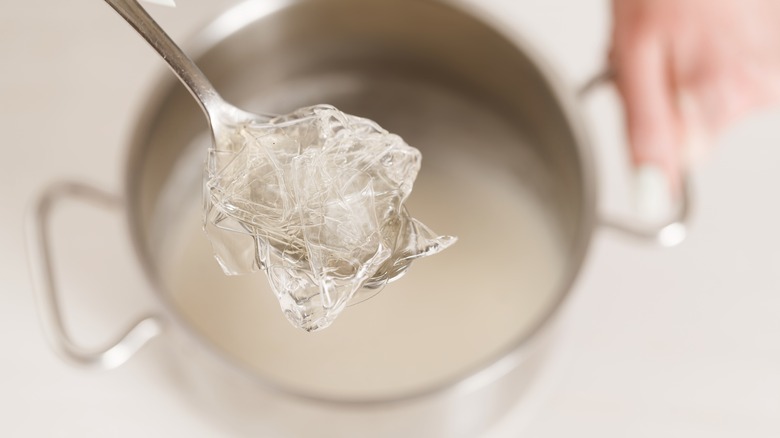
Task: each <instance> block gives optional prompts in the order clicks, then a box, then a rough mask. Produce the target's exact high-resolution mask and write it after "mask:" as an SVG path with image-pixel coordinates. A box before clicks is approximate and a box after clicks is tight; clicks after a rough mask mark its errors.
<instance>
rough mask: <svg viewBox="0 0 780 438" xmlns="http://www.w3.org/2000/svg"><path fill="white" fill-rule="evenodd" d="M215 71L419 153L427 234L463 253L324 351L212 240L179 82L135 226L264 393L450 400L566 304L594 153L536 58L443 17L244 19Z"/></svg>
mask: <svg viewBox="0 0 780 438" xmlns="http://www.w3.org/2000/svg"><path fill="white" fill-rule="evenodd" d="M200 43H201V54H200V55H199V56H197V57H196V62H197V64H198V65H199V66H200V67H201V68H202V69H203V70H204V71H205V72H206V74H207V75H208V77H209V78H210V79H211V80H212V82H213V83H214V85H215V86H216V88H217V89H218V90H219V92H220V93H221V94H222V96H223V97H224V98H225V99H226V100H227V101H228V102H231V103H233V104H235V105H236V106H239V107H241V108H243V109H246V110H249V111H255V112H275V113H284V112H288V111H291V110H293V109H295V108H298V107H302V106H308V105H313V104H317V103H328V104H332V105H335V106H336V107H338V108H339V109H341V110H343V111H345V112H348V113H351V114H355V115H360V116H364V117H368V118H371V119H373V120H375V121H377V122H378V123H379V124H380V125H382V126H383V127H385V128H386V129H388V130H389V131H391V132H394V133H397V134H399V135H401V136H402V137H403V138H404V139H405V140H406V141H407V143H409V144H411V145H413V146H415V147H417V148H418V149H420V151H421V152H422V155H423V164H422V170H421V171H420V174H419V176H418V179H417V181H416V183H415V188H414V191H413V193H412V195H411V198H410V199H409V203H408V206H409V209H410V212H411V213H412V215H413V216H415V217H418V218H419V219H420V220H421V221H422V222H424V223H425V224H427V225H429V226H430V227H431V228H433V229H434V230H436V231H437V232H439V233H442V234H451V235H455V236H458V237H459V241H458V243H456V244H455V245H454V246H453V247H452V248H450V249H448V250H446V251H444V252H443V253H441V254H439V255H436V256H434V257H431V258H427V259H424V260H420V261H418V262H417V263H416V264H415V265H414V266H412V268H411V269H410V271H409V272H408V273H407V274H406V276H404V277H403V278H401V279H400V280H398V281H397V282H395V283H392V284H390V285H388V286H387V287H386V288H385V289H384V290H383V291H382V292H381V293H379V294H378V295H377V296H375V297H373V298H372V299H370V300H368V301H366V302H364V303H361V304H359V305H357V306H354V307H351V308H349V309H347V310H346V311H345V312H344V313H343V314H342V316H340V318H339V319H338V320H337V321H336V322H335V323H334V324H333V325H332V326H331V327H329V328H327V329H325V330H323V331H322V332H316V333H304V332H302V331H299V330H297V329H294V328H293V327H292V326H290V325H289V323H288V322H287V321H286V320H285V318H284V316H283V315H282V313H281V311H280V309H279V306H278V304H277V303H276V300H275V298H274V296H273V294H272V292H271V291H270V289H269V288H268V286H267V284H266V279H265V277H264V274H262V273H260V274H256V275H252V276H245V277H227V276H224V275H223V274H222V273H221V270H220V268H219V267H218V265H217V263H216V261H215V260H214V259H213V257H212V256H211V248H210V245H209V243H208V241H207V240H206V237H205V235H204V234H203V232H202V231H201V229H200V224H201V201H200V195H201V178H202V164H203V161H204V160H205V157H206V148H207V147H208V144H209V141H210V139H209V136H208V134H207V131H206V128H207V125H206V121H205V118H204V117H203V115H202V114H201V112H200V109H199V108H198V106H197V105H196V104H195V102H194V101H193V99H192V98H191V97H190V96H189V94H188V93H187V92H186V91H185V90H184V88H183V87H182V86H180V85H179V84H177V83H176V82H175V81H173V80H170V79H169V80H166V81H165V82H164V83H163V85H162V86H161V87H160V88H159V89H158V93H157V94H156V95H155V99H156V100H155V101H156V103H155V104H153V105H151V106H150V109H149V110H148V112H147V113H146V114H145V116H146V120H147V122H146V123H142V124H141V127H140V128H139V132H138V133H137V136H136V141H135V143H134V145H133V148H132V150H131V155H130V168H129V173H128V175H129V179H128V190H129V201H130V206H131V208H130V222H131V228H132V232H133V234H134V239H135V242H136V244H137V245H138V248H139V250H140V254H141V258H142V259H143V262H144V264H145V266H146V268H147V271H148V272H149V274H150V275H151V276H152V277H153V279H154V280H155V283H156V284H157V285H158V289H159V293H160V294H161V296H162V298H163V299H164V301H165V302H166V303H168V305H169V308H170V310H171V311H172V312H173V313H174V314H175V315H177V316H180V317H181V318H180V320H181V322H182V323H183V324H184V325H186V326H187V327H188V328H189V329H190V330H191V332H192V333H193V334H194V335H195V336H196V337H197V338H199V339H201V340H202V341H203V342H204V343H206V344H209V345H210V346H211V347H214V348H215V349H216V350H217V351H218V352H220V354H222V355H224V356H226V357H228V358H229V360H231V361H233V362H235V363H236V364H237V365H239V366H241V367H244V368H246V369H247V370H249V371H250V372H251V373H253V374H255V375H256V376H257V377H258V378H259V379H266V380H269V381H272V382H273V383H274V384H275V385H277V386H281V387H283V388H289V389H290V390H291V391H294V392H297V393H303V394H311V395H313V396H316V397H319V398H332V399H339V400H344V399H346V400H368V399H372V400H377V399H378V400H382V399H391V398H398V397H404V396H407V395H410V394H415V393H420V392H423V391H429V390H431V389H432V388H437V387H442V386H446V385H449V384H451V383H453V382H456V381H458V380H459V379H462V378H463V377H464V376H467V375H469V374H471V373H473V372H475V371H478V370H480V369H484V368H485V367H488V366H489V365H490V364H491V363H494V362H495V361H496V360H497V359H498V358H500V357H502V356H505V355H507V354H509V353H510V352H512V351H516V350H517V349H519V348H522V346H523V345H524V343H526V342H527V341H528V338H529V337H530V336H531V335H532V334H533V333H534V332H535V330H537V329H538V328H539V326H540V325H542V324H544V323H545V321H547V319H548V317H549V316H550V314H551V313H552V312H553V311H554V309H555V308H556V307H557V306H558V305H559V304H560V301H561V299H562V297H563V296H564V295H565V293H566V290H567V289H568V287H569V285H570V282H571V281H572V279H573V277H574V274H575V273H576V270H577V269H578V266H579V263H580V257H581V254H582V253H583V251H584V247H585V246H586V244H587V240H588V238H589V223H590V222H589V214H590V212H589V210H588V209H589V208H591V204H592V202H591V201H590V199H588V191H587V189H588V188H589V186H588V184H589V180H588V179H587V178H585V176H586V175H585V174H584V172H585V170H586V166H585V164H586V163H583V159H582V156H581V153H582V152H581V150H580V149H579V147H578V143H577V141H578V139H577V135H576V134H575V132H574V131H573V128H572V125H571V121H570V120H569V119H567V116H566V114H565V113H564V111H563V110H562V106H561V104H560V101H559V100H558V98H557V97H556V95H555V93H554V92H553V89H552V87H551V86H550V85H549V83H548V81H547V80H546V79H545V77H544V76H543V74H542V73H541V72H540V71H539V70H538V67H537V66H536V64H535V63H534V62H533V61H532V60H531V59H529V58H528V56H527V54H526V53H525V52H524V51H523V50H521V49H520V48H518V46H516V45H515V44H513V43H512V42H511V41H509V40H508V39H507V38H506V37H504V36H502V35H501V34H499V33H498V32H496V31H495V30H493V29H492V28H491V27H489V26H488V25H486V24H484V23H483V22H482V21H480V20H478V19H476V18H474V17H473V16H472V15H470V14H468V13H466V12H464V11H462V10H460V9H458V8H456V7H453V6H451V5H448V4H446V3H441V2H435V1H425V0H310V1H297V2H290V3H289V4H287V5H285V6H284V7H276V6H273V7H272V6H269V4H268V2H266V1H254V2H249V3H247V4H244V5H242V6H240V7H238V8H237V9H235V10H233V11H232V12H229V13H227V14H226V15H225V16H223V17H221V18H220V19H219V20H218V21H217V22H216V23H215V24H214V25H212V26H211V27H209V28H208V29H207V31H206V32H204V33H203V34H202V36H201V41H200Z"/></svg>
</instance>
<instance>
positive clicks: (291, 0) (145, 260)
mask: <svg viewBox="0 0 780 438" xmlns="http://www.w3.org/2000/svg"><path fill="white" fill-rule="evenodd" d="M311 1H320V0H246V1H243V2H239V3H237V4H235V5H232V6H230V7H229V8H228V9H227V10H225V11H223V12H222V13H220V14H219V15H218V16H217V17H216V18H215V19H213V20H211V21H210V22H209V23H208V24H207V25H206V26H204V27H201V28H200V29H199V30H198V31H196V32H195V35H194V37H191V38H190V43H189V44H185V45H184V46H185V47H186V48H187V50H186V53H188V54H189V55H190V56H191V57H192V58H193V59H198V58H200V57H202V56H203V55H204V54H205V53H206V52H207V51H209V50H210V49H212V48H213V47H214V46H215V45H216V44H218V43H219V42H220V41H222V40H223V39H224V38H225V37H227V36H229V35H232V34H234V33H236V32H238V31H240V30H241V29H243V28H245V27H246V26H248V25H250V24H252V23H253V22H255V21H257V20H259V19H262V18H263V17H266V16H269V15H272V14H274V13H276V12H279V11H281V10H283V9H286V8H288V7H290V6H293V5H296V4H301V3H307V2H311ZM409 1H421V2H429V3H435V4H437V5H440V6H442V7H447V8H450V9H453V10H455V11H456V12H459V13H461V14H463V15H467V16H469V17H471V18H473V19H474V20H476V21H479V22H482V23H483V24H484V25H486V26H487V27H490V28H491V29H493V30H494V31H495V32H496V33H497V34H498V35H500V36H501V37H503V38H505V39H506V40H507V41H508V42H509V43H511V44H512V45H513V46H514V47H515V48H516V49H517V50H518V51H519V52H520V53H523V54H524V55H525V56H526V57H527V58H528V59H529V60H530V61H531V63H532V64H533V65H534V67H535V68H536V69H537V70H538V71H539V72H540V73H541V75H542V77H543V79H544V81H545V82H546V85H547V86H548V87H549V89H550V90H551V91H552V94H553V97H554V98H555V100H556V103H557V104H558V105H559V107H560V108H561V110H562V112H563V113H564V118H565V120H566V121H568V122H569V125H570V129H571V131H572V132H573V135H574V138H575V140H576V146H577V152H578V153H579V157H578V158H579V162H580V165H581V169H580V170H581V172H582V185H581V198H582V200H583V212H582V219H581V220H580V223H579V226H578V229H577V230H576V235H577V236H578V238H577V241H576V246H575V249H574V251H571V252H570V253H569V264H570V265H569V268H568V272H567V273H566V275H564V276H563V277H562V279H561V281H560V283H559V290H558V291H557V293H556V295H555V299H554V300H553V301H552V302H551V303H550V304H549V307H548V308H547V309H546V310H545V312H544V313H543V314H542V315H541V317H540V318H539V319H538V320H537V322H536V323H535V325H534V326H533V327H532V328H531V329H530V330H528V331H526V332H525V333H524V334H523V335H522V336H519V337H517V338H516V340H515V341H514V342H512V343H510V344H507V345H506V346H505V347H504V348H503V349H501V350H496V351H495V352H494V354H493V355H492V356H491V357H490V358H488V359H486V360H484V361H482V362H481V363H478V364H476V365H474V366H472V367H471V368H470V369H469V370H467V371H465V372H462V373H460V374H459V375H457V376H454V377H452V378H450V379H448V380H445V381H442V382H438V383H436V384H433V385H430V386H427V387H424V388H422V389H418V390H415V391H411V392H407V393H402V394H397V395H392V396H389V397H372V398H365V397H329V396H324V395H321V394H317V393H315V392H309V391H306V390H301V389H296V388H293V387H290V386H287V385H285V384H282V383H279V382H276V381H274V380H272V379H271V378H269V377H267V376H264V375H262V374H259V373H257V372H256V371H253V370H251V369H250V368H249V367H248V366H246V365H245V364H242V363H241V362H240V361H238V360H236V359H234V358H231V357H229V356H228V355H227V354H225V352H224V351H222V350H221V349H220V347H219V346H217V345H216V344H214V343H212V342H210V341H208V340H207V339H205V338H204V336H203V335H202V334H200V333H199V332H198V330H197V329H196V328H195V327H194V326H193V325H192V324H191V323H190V322H189V321H187V319H186V318H185V317H184V316H183V315H181V314H180V311H179V310H177V309H176V306H175V305H174V304H173V303H172V302H171V300H170V299H169V298H167V297H166V296H165V294H164V293H162V292H161V291H162V289H163V288H162V287H161V285H160V284H159V281H158V279H157V276H156V274H155V272H156V270H155V268H154V266H152V263H151V258H150V257H149V255H148V248H147V247H146V245H145V243H144V239H143V238H142V237H141V230H140V225H139V221H138V220H137V219H136V215H135V214H134V211H133V209H132V208H129V207H130V206H131V201H132V200H133V199H136V197H135V196H134V195H135V193H136V190H137V178H136V177H135V172H134V170H135V168H136V167H137V165H136V164H137V163H138V162H139V160H140V158H141V157H143V156H144V155H145V146H144V143H145V141H144V140H145V136H146V133H148V132H149V130H150V129H151V127H152V126H153V123H154V114H155V113H156V111H157V109H158V108H159V107H160V105H161V104H162V103H163V102H164V101H165V98H166V97H167V95H168V92H169V90H170V89H171V88H172V87H175V86H176V85H177V84H179V83H178V81H177V80H176V79H175V78H174V77H173V76H172V75H170V73H169V72H167V71H166V72H165V75H162V74H160V79H158V80H157V83H156V84H155V85H154V86H153V87H152V88H151V89H150V91H149V92H148V93H147V96H149V97H148V98H147V103H146V104H145V105H143V107H142V110H141V115H140V116H139V117H138V118H137V120H136V122H135V124H134V126H135V129H134V130H133V133H132V136H131V140H130V142H129V147H128V152H127V154H126V157H125V163H126V165H125V185H124V187H123V191H124V202H125V204H126V206H127V207H128V208H125V209H124V210H125V220H126V221H127V226H128V228H129V230H130V235H131V236H130V237H131V241H132V246H133V249H134V252H135V254H136V256H137V258H138V260H139V262H140V264H141V266H142V269H143V271H144V275H145V277H146V279H147V280H148V281H149V283H150V286H151V287H152V289H153V290H154V294H155V296H157V297H158V299H159V301H160V303H161V305H162V306H163V308H164V309H165V313H166V316H167V317H168V318H170V319H172V320H173V321H175V322H176V324H175V325H177V326H178V327H179V329H181V330H182V331H184V332H186V333H187V337H188V338H191V339H192V341H193V342H195V343H197V344H198V346H199V347H200V348H202V349H204V350H207V351H209V352H210V354H209V356H212V357H214V358H215V359H217V360H218V361H219V362H221V363H223V364H224V365H225V366H226V367H228V368H229V369H231V370H232V371H234V372H236V373H238V374H240V375H242V376H243V377H245V378H246V379H247V380H248V381H251V382H253V383H254V384H257V385H259V386H261V387H263V388H265V389H267V390H269V391H273V392H274V393H277V394H279V395H284V396H287V397H291V398H294V399H300V400H303V401H308V402H315V403H322V404H328V405H331V406H333V405H335V406H342V407H349V408H371V407H377V406H387V405H393V404H398V403H404V402H411V401H418V400H420V399H424V398H429V397H434V396H447V395H452V394H457V395H460V394H465V393H469V392H472V391H474V390H476V389H479V388H482V387H485V386H488V385H489V384H490V383H493V382H495V381H498V380H499V379H500V378H501V377H503V376H504V375H506V374H507V373H509V372H510V371H512V370H514V369H516V368H518V367H520V366H521V365H522V364H523V362H524V361H525V359H526V357H528V355H529V354H530V353H532V352H533V351H534V349H535V348H536V346H537V344H539V342H540V340H541V339H542V338H544V337H545V334H546V332H548V331H550V330H549V329H550V327H552V326H554V322H555V320H556V318H557V317H558V315H559V314H560V312H561V308H562V307H563V305H564V303H565V301H566V299H567V297H568V296H569V294H570V293H571V289H572V288H573V287H574V286H575V283H576V280H577V278H578V277H579V273H580V272H581V270H582V268H583V264H584V261H585V256H586V254H587V252H588V250H589V247H590V242H591V240H592V237H593V232H594V228H595V225H596V213H595V210H596V187H595V182H596V181H595V172H594V165H593V158H592V152H591V151H592V147H591V145H590V141H589V139H590V137H589V136H588V135H587V132H586V129H585V125H584V123H583V121H582V118H581V113H580V111H579V109H578V102H577V100H576V95H575V93H573V92H572V91H571V90H570V89H569V88H568V87H565V85H564V82H563V80H562V79H561V78H560V77H558V76H557V75H556V74H555V73H554V69H553V68H552V67H551V66H550V65H549V64H548V63H547V62H546V60H545V59H544V57H542V56H540V54H539V53H538V52H537V51H536V50H534V49H533V48H532V47H530V44H528V43H527V40H526V39H525V38H524V37H522V36H521V35H520V34H519V32H518V31H517V30H516V29H514V28H511V27H510V26H508V24H507V23H505V22H504V21H502V20H500V19H498V17H497V16H495V15H493V14H490V13H489V12H488V11H486V10H485V8H484V7H478V6H476V5H472V4H467V3H466V1H465V0H409Z"/></svg>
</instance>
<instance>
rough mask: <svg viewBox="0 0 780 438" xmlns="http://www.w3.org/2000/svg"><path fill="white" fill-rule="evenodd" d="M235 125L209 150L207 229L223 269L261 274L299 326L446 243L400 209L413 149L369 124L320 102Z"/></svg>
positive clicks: (410, 178) (317, 320) (315, 323)
mask: <svg viewBox="0 0 780 438" xmlns="http://www.w3.org/2000/svg"><path fill="white" fill-rule="evenodd" d="M237 128H238V129H236V130H235V134H234V135H233V136H232V137H230V138H227V139H224V140H220V141H219V142H218V144H217V145H216V146H215V147H213V148H211V149H210V151H209V156H208V162H207V172H206V175H205V188H204V201H205V202H204V229H205V231H206V233H207V235H208V237H209V240H210V241H211V244H212V247H213V250H214V254H215V257H216V258H217V260H218V262H219V264H220V266H221V267H222V269H223V271H224V272H225V273H226V274H229V275H239V274H246V273H251V272H256V271H258V270H262V271H264V272H265V273H266V274H267V276H268V280H269V282H270V285H271V288H272V290H273V291H274V293H275V294H276V297H277V298H278V300H279V303H280V305H281V307H282V310H283V311H284V313H285V315H286V316H287V319H288V320H289V321H290V322H291V323H292V324H293V325H295V326H296V327H299V328H302V329H304V330H307V331H313V330H318V329H321V328H324V327H327V326H328V325H330V324H331V323H332V322H333V320H334V319H335V318H336V317H337V316H338V314H339V313H340V312H341V311H342V310H343V309H344V308H345V307H346V305H347V303H348V302H350V300H353V299H355V298H356V296H357V295H359V294H360V291H361V289H362V288H368V289H377V288H380V287H382V286H384V285H385V284H386V283H387V282H389V281H392V280H394V279H396V278H398V277H400V276H401V275H402V274H403V273H404V272H405V271H406V269H407V268H408V267H409V264H410V263H411V262H412V260H414V259H417V258H420V257H424V256H428V255H432V254H435V253H437V252H439V251H441V250H443V249H444V248H446V247H448V246H450V245H451V244H452V243H454V241H455V238H454V237H449V236H438V235H436V234H435V233H433V232H432V231H431V230H430V229H429V228H427V227H426V226H425V225H423V224H422V223H421V222H419V221H417V220H415V219H414V218H412V217H411V216H410V215H409V212H408V211H407V209H406V207H405V206H404V203H405V201H406V199H407V198H408V196H409V194H410V193H411V191H412V186H413V184H414V180H415V178H416V177H417V173H418V172H419V170H420V161H421V155H420V152H419V151H418V150H417V149H415V148H413V147H411V146H409V145H407V144H406V143H404V141H403V140H402V139H401V137H399V136H397V135H395V134H391V133H389V132H387V131H386V130H384V129H382V128H381V127H380V126H379V125H377V124H376V123H375V122H373V121H371V120H368V119H364V118H360V117H355V116H351V115H348V114H345V113H343V112H341V111H339V110H337V109H336V108H334V107H332V106H327V105H317V106H313V107H307V108H302V109H300V110H297V111H295V112H293V113H291V114H288V115H284V116H279V117H276V118H273V119H271V120H270V121H268V122H267V123H258V122H252V123H248V124H245V125H242V126H239V127H237Z"/></svg>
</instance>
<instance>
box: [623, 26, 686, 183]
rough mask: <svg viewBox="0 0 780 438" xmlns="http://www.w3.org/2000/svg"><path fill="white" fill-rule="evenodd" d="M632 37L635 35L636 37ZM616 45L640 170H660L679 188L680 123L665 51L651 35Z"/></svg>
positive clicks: (632, 147) (631, 139)
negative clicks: (650, 168)
mask: <svg viewBox="0 0 780 438" xmlns="http://www.w3.org/2000/svg"><path fill="white" fill-rule="evenodd" d="M633 35H636V33H634V34H633ZM632 38H633V40H629V41H617V44H616V56H615V62H616V65H615V66H614V67H615V69H616V72H617V84H618V89H619V90H620V94H621V96H622V98H623V103H624V107H625V111H626V123H627V127H628V138H629V143H630V151H631V156H632V159H633V161H634V164H635V166H637V167H648V166H650V167H657V168H659V169H660V170H661V172H663V174H664V175H665V176H666V177H667V178H668V183H669V185H670V187H671V188H672V189H677V188H678V187H679V183H680V181H679V179H680V178H679V173H680V164H679V157H678V143H679V123H678V118H677V107H676V104H675V103H674V100H673V97H672V89H673V86H672V81H671V78H670V74H669V71H670V69H669V65H668V62H667V57H666V52H665V48H664V47H663V46H662V41H661V40H660V38H656V37H654V36H653V35H652V34H650V33H644V34H639V36H636V37H632Z"/></svg>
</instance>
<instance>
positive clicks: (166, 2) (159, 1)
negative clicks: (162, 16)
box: [143, 0, 176, 8]
mask: <svg viewBox="0 0 780 438" xmlns="http://www.w3.org/2000/svg"><path fill="white" fill-rule="evenodd" d="M143 1H145V2H146V3H154V4H156V5H163V6H170V7H172V8H175V7H176V3H175V2H174V0H143Z"/></svg>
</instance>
